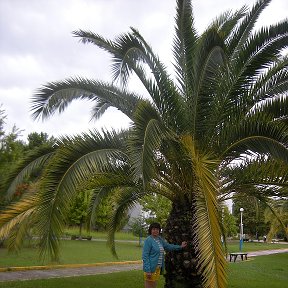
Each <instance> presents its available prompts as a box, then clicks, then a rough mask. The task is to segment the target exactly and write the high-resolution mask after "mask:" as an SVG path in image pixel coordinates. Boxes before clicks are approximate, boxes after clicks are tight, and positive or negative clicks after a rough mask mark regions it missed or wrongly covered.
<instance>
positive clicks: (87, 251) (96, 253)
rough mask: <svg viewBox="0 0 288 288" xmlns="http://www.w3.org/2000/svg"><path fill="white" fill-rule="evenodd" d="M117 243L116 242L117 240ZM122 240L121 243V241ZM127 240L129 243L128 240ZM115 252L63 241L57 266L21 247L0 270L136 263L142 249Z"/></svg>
mask: <svg viewBox="0 0 288 288" xmlns="http://www.w3.org/2000/svg"><path fill="white" fill-rule="evenodd" d="M118 239H119V238H118ZM121 240H123V239H121ZM129 240H130V239H129ZM286 247H288V245H283V244H276V243H275V244H268V243H245V244H244V246H243V251H246V252H249V251H257V250H268V249H278V248H286ZM116 250H117V253H118V256H119V259H118V260H117V259H115V258H114V257H113V256H112V254H111V252H110V250H109V248H108V247H107V246H106V242H104V241H87V240H82V241H79V240H63V241H62V242H61V249H60V251H61V258H60V262H59V263H51V262H50V261H49V260H46V261H44V262H43V261H39V259H38V250H37V248H35V247H34V248H33V243H30V246H29V247H24V248H23V249H22V250H21V252H20V253H19V254H11V253H8V252H7V250H6V249H4V248H1V249H0V267H13V266H35V265H49V264H84V263H97V262H110V261H126V260H140V259H141V253H142V249H141V247H139V246H138V242H129V241H127V242H116ZM228 251H229V252H235V251H239V243H238V242H231V243H229V244H228Z"/></svg>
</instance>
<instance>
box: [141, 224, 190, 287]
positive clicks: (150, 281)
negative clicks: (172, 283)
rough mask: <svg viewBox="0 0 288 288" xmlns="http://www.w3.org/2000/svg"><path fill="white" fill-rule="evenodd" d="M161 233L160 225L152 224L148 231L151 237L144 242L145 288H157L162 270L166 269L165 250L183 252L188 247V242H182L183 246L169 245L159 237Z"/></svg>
mask: <svg viewBox="0 0 288 288" xmlns="http://www.w3.org/2000/svg"><path fill="white" fill-rule="evenodd" d="M160 231H161V226H160V224H159V223H152V224H151V225H150V226H149V230H148V232H149V236H148V237H147V238H146V240H145V242H144V247H143V252H142V260H143V270H144V280H145V288H155V287H156V285H157V281H158V280H159V277H160V273H161V270H162V269H163V268H164V250H169V251H173V250H181V249H182V248H185V247H186V246H187V242H182V244H181V246H180V245H175V244H169V243H167V242H166V241H165V240H164V239H163V238H161V237H160V236H159V234H160Z"/></svg>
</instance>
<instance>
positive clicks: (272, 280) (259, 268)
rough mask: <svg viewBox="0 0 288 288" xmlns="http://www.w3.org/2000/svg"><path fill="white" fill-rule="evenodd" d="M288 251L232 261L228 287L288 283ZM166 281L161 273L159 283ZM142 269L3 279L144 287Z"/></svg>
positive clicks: (67, 287) (50, 285) (72, 286)
mask: <svg viewBox="0 0 288 288" xmlns="http://www.w3.org/2000/svg"><path fill="white" fill-rule="evenodd" d="M287 263H288V253H285V254H275V255H268V256H258V257H255V258H254V259H251V260H250V261H240V262H236V263H229V268H228V288H243V287H245V288H263V287H265V288H266V287H269V288H283V287H286V286H287V283H288V266H287ZM163 285H164V279H163V277H161V280H160V282H159V285H158V287H159V288H161V287H163ZM143 286H144V283H143V273H142V271H131V272H118V273H112V274H104V275H95V276H82V277H69V278H56V279H46V280H29V281H13V282H0V288H4V287H5V288H12V287H13V288H20V287H21V288H31V287H33V288H54V287H57V288H76V287H85V288H95V287H101V288H114V287H115V288H126V287H133V288H143Z"/></svg>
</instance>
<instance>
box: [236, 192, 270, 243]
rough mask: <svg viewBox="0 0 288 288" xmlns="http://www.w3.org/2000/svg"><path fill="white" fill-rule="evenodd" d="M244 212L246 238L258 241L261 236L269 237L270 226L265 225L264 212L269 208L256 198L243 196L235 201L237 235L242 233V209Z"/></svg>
mask: <svg viewBox="0 0 288 288" xmlns="http://www.w3.org/2000/svg"><path fill="white" fill-rule="evenodd" d="M241 207H242V208H244V211H243V226H244V234H245V235H246V238H248V237H250V238H255V239H258V238H259V237H260V236H263V235H267V233H268V230H269V226H268V225H267V224H266V223H265V219H264V211H265V208H266V207H267V206H266V205H265V204H263V203H261V202H260V201H259V200H258V199H257V198H256V197H253V196H246V195H242V197H237V198H234V199H233V206H232V211H233V212H232V214H233V216H234V217H235V218H236V223H237V229H238V230H237V233H239V231H240V228H239V227H240V208H241Z"/></svg>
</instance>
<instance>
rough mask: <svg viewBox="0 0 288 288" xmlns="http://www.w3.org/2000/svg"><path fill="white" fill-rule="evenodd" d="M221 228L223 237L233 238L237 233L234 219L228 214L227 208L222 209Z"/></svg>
mask: <svg viewBox="0 0 288 288" xmlns="http://www.w3.org/2000/svg"><path fill="white" fill-rule="evenodd" d="M222 217H223V226H224V231H225V232H224V233H225V237H226V238H227V237H233V236H235V235H237V233H238V229H237V228H238V227H237V225H236V218H235V217H234V216H233V215H232V214H231V213H230V211H229V209H228V207H227V206H224V207H223V208H222Z"/></svg>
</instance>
